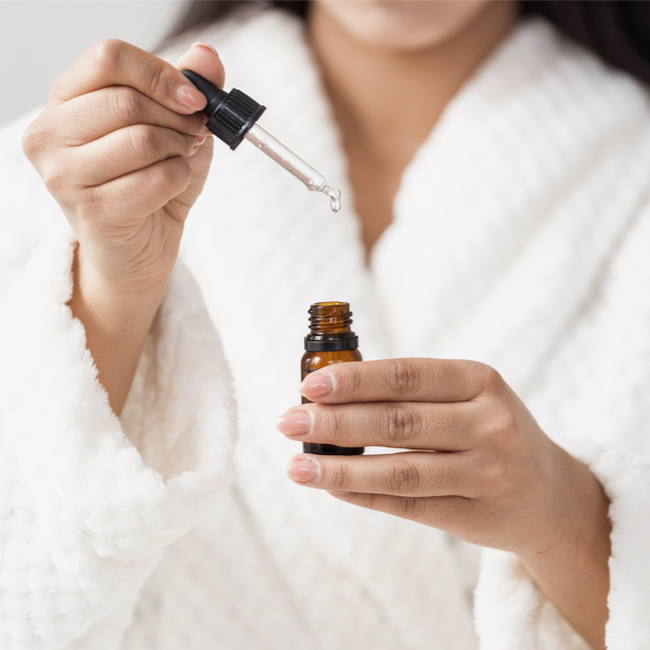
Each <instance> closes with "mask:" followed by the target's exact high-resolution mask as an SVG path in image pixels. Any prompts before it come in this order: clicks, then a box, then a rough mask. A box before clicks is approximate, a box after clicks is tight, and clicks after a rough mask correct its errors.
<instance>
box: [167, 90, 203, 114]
mask: <svg viewBox="0 0 650 650" xmlns="http://www.w3.org/2000/svg"><path fill="white" fill-rule="evenodd" d="M175 98H176V101H177V102H178V103H179V104H180V105H181V106H185V108H189V109H191V110H192V111H200V110H201V109H202V108H203V107H204V106H205V104H206V102H207V100H206V98H205V95H204V94H203V93H202V92H201V91H200V90H197V89H196V88H194V87H193V86H188V85H187V84H181V85H180V86H177V87H176V93H175Z"/></svg>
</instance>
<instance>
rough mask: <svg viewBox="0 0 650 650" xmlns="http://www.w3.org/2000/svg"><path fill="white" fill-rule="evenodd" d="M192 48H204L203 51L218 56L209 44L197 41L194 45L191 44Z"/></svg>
mask: <svg viewBox="0 0 650 650" xmlns="http://www.w3.org/2000/svg"><path fill="white" fill-rule="evenodd" d="M192 47H204V48H205V49H207V50H210V52H212V53H213V54H215V55H216V56H219V52H217V50H215V49H214V48H213V47H212V45H210V44H209V43H204V42H203V41H197V42H196V43H192Z"/></svg>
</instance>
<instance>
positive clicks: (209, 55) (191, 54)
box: [176, 43, 226, 88]
mask: <svg viewBox="0 0 650 650" xmlns="http://www.w3.org/2000/svg"><path fill="white" fill-rule="evenodd" d="M176 67H177V68H178V69H179V70H193V71H194V72H196V73H198V74H200V75H201V76H202V77H204V78H205V79H207V80H208V81H211V82H212V83H213V84H215V86H219V88H223V85H224V83H225V81H226V73H225V71H224V69H223V64H222V63H221V59H220V58H219V55H218V54H217V51H216V50H215V49H214V48H213V47H212V45H208V44H207V43H194V44H193V45H192V47H190V49H189V50H187V52H185V54H183V56H182V57H181V58H180V59H179V61H178V63H177V64H176Z"/></svg>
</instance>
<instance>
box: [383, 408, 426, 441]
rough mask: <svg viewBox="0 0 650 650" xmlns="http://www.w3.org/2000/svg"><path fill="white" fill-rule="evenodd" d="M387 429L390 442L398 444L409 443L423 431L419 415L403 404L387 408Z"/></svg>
mask: <svg viewBox="0 0 650 650" xmlns="http://www.w3.org/2000/svg"><path fill="white" fill-rule="evenodd" d="M385 414H386V415H385V417H386V429H387V433H388V438H389V440H392V441H393V442H396V443H403V444H405V443H407V442H409V441H411V440H412V439H413V438H415V437H416V436H417V434H418V433H419V431H420V429H421V421H420V418H419V416H418V414H417V413H416V412H415V411H413V410H412V409H410V408H408V407H405V406H402V405H401V404H389V405H387V406H386V411H385Z"/></svg>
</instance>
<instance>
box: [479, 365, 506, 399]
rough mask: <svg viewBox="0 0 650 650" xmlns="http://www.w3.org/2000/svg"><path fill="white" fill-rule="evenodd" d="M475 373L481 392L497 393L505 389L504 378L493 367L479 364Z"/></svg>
mask: <svg viewBox="0 0 650 650" xmlns="http://www.w3.org/2000/svg"><path fill="white" fill-rule="evenodd" d="M475 372H476V381H477V384H478V385H479V387H480V392H497V391H499V390H500V389H501V388H502V387H503V384H504V381H503V377H502V376H501V375H500V373H499V372H498V371H497V370H495V369H494V368H493V367H492V366H488V365H487V364H484V363H477V364H476V371H475Z"/></svg>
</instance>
